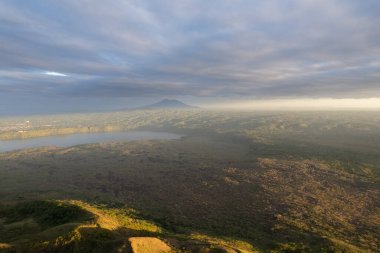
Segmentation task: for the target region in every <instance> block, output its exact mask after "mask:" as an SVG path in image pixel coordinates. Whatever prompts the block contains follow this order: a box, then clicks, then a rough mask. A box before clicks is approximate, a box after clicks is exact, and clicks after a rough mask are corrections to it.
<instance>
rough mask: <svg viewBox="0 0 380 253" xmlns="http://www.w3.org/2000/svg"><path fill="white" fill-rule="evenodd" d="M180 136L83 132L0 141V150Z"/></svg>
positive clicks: (176, 135)
mask: <svg viewBox="0 0 380 253" xmlns="http://www.w3.org/2000/svg"><path fill="white" fill-rule="evenodd" d="M180 137H181V135H178V134H173V133H165V132H151V131H128V132H108V133H81V134H70V135H59V136H47V137H39V138H31V139H21V140H9V141H8V140H7V141H0V152H5V151H12V150H17V149H25V148H36V147H44V146H58V147H70V146H75V145H79V144H90V143H105V142H114V141H138V140H170V139H178V138H180Z"/></svg>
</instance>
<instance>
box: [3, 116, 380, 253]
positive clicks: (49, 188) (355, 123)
mask: <svg viewBox="0 0 380 253" xmlns="http://www.w3.org/2000/svg"><path fill="white" fill-rule="evenodd" d="M68 118H70V121H67V119H68ZM26 120H28V121H29V122H28V127H27V128H25V129H24V130H23V131H26V132H21V133H20V132H18V131H20V130H19V129H17V128H11V127H10V126H15V125H16V123H17V122H25V121H26ZM19 124H21V123H19ZM88 126H90V130H88ZM379 126H380V118H379V116H378V114H376V113H353V112H346V113H335V112H313V113H290V112H289V113H285V112H283V113H276V112H268V113H251V112H244V113H237V112H218V111H204V110H188V111H187V110H178V111H176V110H171V111H167V110H162V111H154V112H153V111H149V110H147V111H130V112H119V113H111V114H89V115H58V116H44V117H35V118H28V119H25V118H10V119H5V120H3V121H2V122H1V125H0V127H1V128H2V129H3V130H2V131H1V132H0V137H1V139H11V138H33V137H38V136H43V135H51V134H64V133H66V132H65V129H71V131H72V132H76V131H79V132H80V131H82V130H81V129H86V128H87V131H95V132H96V131H99V132H101V131H115V130H116V131H125V130H130V129H141V130H154V131H168V132H173V133H178V134H181V135H184V137H182V138H181V139H177V140H146V141H133V142H123V141H119V142H112V143H98V144H86V145H78V146H74V147H40V148H33V149H27V150H20V151H11V152H4V153H0V200H1V203H2V207H1V210H2V211H1V212H0V215H1V217H0V234H1V236H0V243H1V244H0V245H1V246H0V247H1V248H2V251H5V252H17V250H19V249H23V247H24V248H25V247H26V248H32V249H37V250H40V251H41V252H42V251H44V250H48V252H49V251H51V252H73V251H74V252H95V251H91V250H94V249H97V250H98V251H96V252H104V250H103V249H104V247H108V249H111V250H110V251H108V252H130V251H131V250H134V252H138V251H139V249H137V248H140V251H141V249H148V250H149V247H162V248H163V249H165V250H167V249H169V248H170V250H172V251H175V252H378V251H379V249H380V238H379V234H380V233H379V232H380V231H379V228H380V204H379V201H378V200H379V199H380V183H379V176H380V146H379V145H380V144H379V143H380V139H379V138H380V132H379V131H380V130H379V129H380V127H379ZM19 127H21V125H19ZM83 131H85V130H83ZM41 133H44V134H43V135H42V134H41ZM70 133H71V132H70ZM41 201H42V202H41ZM35 203H40V204H38V205H37V204H35ZM41 203H43V204H41ZM25 205H26V207H27V208H25ZM30 206H31V207H30ZM36 206H37V207H38V208H40V209H38V210H39V211H38V212H37V211H33V208H34V207H36ZM58 207H59V208H58ZM62 208H63V209H62ZM45 209H46V211H44V210H45ZM51 209H52V210H53V211H52V212H50V211H49V210H51ZM58 209H59V210H58ZM61 209H62V210H65V211H61ZM20 210H21V211H20ZM25 210H27V211H25ZM57 210H58V211H57ZM55 212H57V213H58V217H61V218H62V219H57V218H56V217H57V216H56V215H57V213H55ZM37 213H38V215H37ZM41 214H42V216H39V215H41ZM45 214H46V216H44V215H45ZM49 215H51V217H50V216H49ZM51 220H52V221H54V222H55V221H57V222H58V223H54V222H53V223H51ZM25 228H27V229H25ZM20 229H21V230H22V231H30V232H29V234H28V233H27V234H20V233H19V232H17V231H20ZM28 229H30V230H28ZM46 231H55V232H54V233H50V232H46ZM32 233H33V234H37V235H36V236H32V235H31V234H32ZM46 234H48V235H49V236H48V237H44V235H46ZM59 238H61V239H59ZM107 245H108V246H107ZM149 245H150V246H149ZM151 245H156V246H151ZM157 245H159V246H157ZM33 247H35V248H33ZM131 247H132V248H131ZM133 247H134V248H133ZM75 250H76V251H75ZM80 250H81V251H80Z"/></svg>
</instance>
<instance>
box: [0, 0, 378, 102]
mask: <svg viewBox="0 0 380 253" xmlns="http://www.w3.org/2000/svg"><path fill="white" fill-rule="evenodd" d="M379 13H380V2H379V1H378V0H363V1H356V0H319V1H314V0H265V1H259V0H256V1H253V0H252V1H251V0H235V1H230V0H210V1H200V0H182V1H169V0H160V1H158V0H157V1H150V0H149V1H148V0H114V1H101V0H81V1H78V0H66V1H58V0H55V1H54V0H52V1H39V0H35V1H15V0H4V1H1V2H0V42H1V43H0V55H1V57H0V92H1V93H17V94H26V95H27V94H35V95H44V94H48V95H49V96H54V95H57V96H79V97H81V96H86V97H144V96H188V95H190V96H196V97H197V96H198V97H244V96H250V97H255V98H276V97H293V98H298V97H335V98H344V97H351V98H366V97H380V74H379V73H380V29H379V27H380V15H378V14H379Z"/></svg>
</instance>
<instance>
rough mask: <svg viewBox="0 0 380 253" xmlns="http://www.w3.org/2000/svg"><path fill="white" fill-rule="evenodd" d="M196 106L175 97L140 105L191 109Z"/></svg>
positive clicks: (145, 107)
mask: <svg viewBox="0 0 380 253" xmlns="http://www.w3.org/2000/svg"><path fill="white" fill-rule="evenodd" d="M191 108H196V107H195V106H191V105H187V104H185V103H182V102H181V101H178V100H175V99H163V100H161V101H160V102H157V103H154V104H151V105H147V106H143V107H140V108H139V109H191Z"/></svg>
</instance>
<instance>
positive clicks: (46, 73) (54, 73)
mask: <svg viewBox="0 0 380 253" xmlns="http://www.w3.org/2000/svg"><path fill="white" fill-rule="evenodd" d="M42 74H44V75H47V76H61V77H65V76H67V75H66V74H62V73H58V72H54V71H45V72H42Z"/></svg>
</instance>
